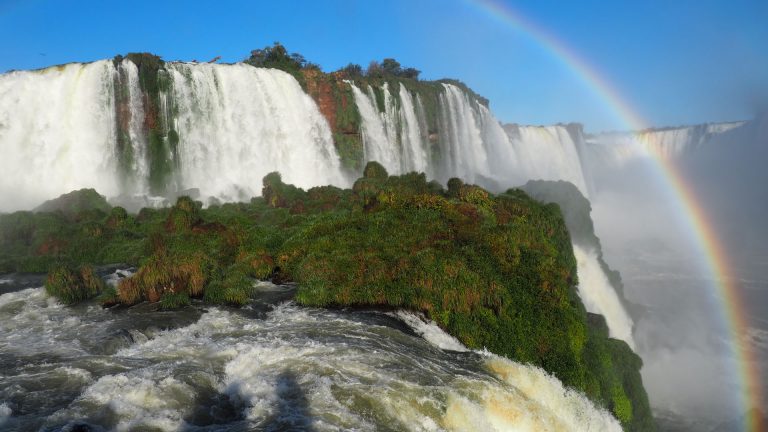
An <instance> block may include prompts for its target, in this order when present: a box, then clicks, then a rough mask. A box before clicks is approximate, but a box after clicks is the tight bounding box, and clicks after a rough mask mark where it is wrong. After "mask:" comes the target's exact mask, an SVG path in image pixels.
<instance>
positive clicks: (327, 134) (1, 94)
mask: <svg viewBox="0 0 768 432" xmlns="http://www.w3.org/2000/svg"><path fill="white" fill-rule="evenodd" d="M166 67H167V69H168V70H169V72H170V74H171V90H170V91H169V92H167V93H166V92H163V93H161V95H160V107H159V108H160V113H159V117H158V121H159V122H160V128H161V130H163V131H165V132H166V133H167V132H168V131H169V130H170V127H171V126H173V127H174V129H175V130H177V131H178V134H179V138H180V143H179V151H178V156H177V157H178V160H174V157H176V155H174V154H170V155H169V156H168V157H169V163H170V164H171V165H174V166H176V165H178V169H176V170H175V171H174V172H172V173H171V177H172V178H171V190H169V191H168V192H170V193H173V192H175V191H174V190H173V189H174V188H175V189H178V190H185V189H190V188H198V189H200V192H201V194H202V195H203V197H208V196H210V197H216V198H218V199H220V200H222V201H233V200H243V199H248V198H250V197H251V196H255V195H259V194H260V192H261V187H262V182H261V180H262V178H263V177H264V176H265V175H266V174H267V173H269V172H272V171H280V173H281V174H282V175H283V179H284V180H285V181H286V182H288V183H292V184H295V185H297V186H300V187H311V186H318V185H326V184H335V185H339V186H344V185H346V183H347V180H346V179H345V178H344V177H343V176H342V173H341V169H340V162H339V157H338V154H337V152H336V149H335V147H334V145H333V140H332V136H331V131H330V127H329V126H328V124H327V122H326V120H325V118H324V117H323V116H322V114H321V113H320V111H319V109H318V108H317V106H316V104H315V103H314V101H313V100H312V98H311V97H309V96H308V95H307V94H306V93H304V92H303V90H302V89H301V87H300V86H299V84H298V82H296V80H295V79H294V78H293V77H292V76H290V75H289V74H287V73H284V72H282V71H278V70H272V69H258V68H254V67H251V66H247V65H243V64H236V65H213V64H185V63H167V64H166ZM161 73H165V72H162V71H161ZM116 84H118V85H117V87H116ZM116 91H119V92H124V93H125V94H124V95H123V96H122V100H123V103H121V104H120V106H116V97H115V92H116ZM143 99H144V98H143V95H142V93H141V89H140V87H139V74H138V70H137V68H136V66H135V65H134V64H133V63H132V62H131V61H129V60H123V61H122V62H121V63H119V64H118V65H117V67H116V66H115V65H113V63H112V61H109V60H104V61H98V62H95V63H89V64H79V63H75V64H69V65H64V66H57V67H51V68H47V69H43V70H39V71H23V72H11V73H7V74H2V75H0V154H2V162H1V163H0V167H2V170H3V175H2V177H0V211H11V210H16V209H30V208H33V207H35V206H36V205H39V204H40V203H41V202H43V201H44V200H46V199H51V198H55V197H57V196H59V195H61V194H63V193H67V192H70V191H72V190H75V189H80V188H85V187H92V188H95V189H97V191H98V192H99V193H101V194H102V195H106V196H107V197H115V196H117V195H121V194H129V195H134V194H147V192H148V179H149V175H150V162H149V160H148V157H149V149H148V145H149V144H148V136H147V131H146V125H145V124H144V123H145V107H144V100H143ZM116 110H120V111H121V113H123V117H122V119H123V121H125V122H126V124H125V128H126V135H127V142H126V145H128V146H129V147H130V151H129V152H128V153H129V155H130V160H129V163H127V166H126V167H125V168H126V170H127V172H126V173H125V174H124V175H121V174H120V173H119V171H120V170H119V169H118V168H119V166H120V164H119V163H118V155H117V150H118V148H117V126H118V125H117V122H118V116H117V111H116ZM172 112H173V113H174V114H176V115H170V114H171V113H172ZM169 117H170V118H173V119H174V120H175V124H173V125H171V124H169V123H170V122H169ZM124 153H125V152H124Z"/></svg>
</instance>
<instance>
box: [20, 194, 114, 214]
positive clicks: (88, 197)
mask: <svg viewBox="0 0 768 432" xmlns="http://www.w3.org/2000/svg"><path fill="white" fill-rule="evenodd" d="M111 208H112V206H110V205H109V203H108V202H107V199H106V198H104V196H102V195H99V194H98V192H96V191H95V190H94V189H80V190H78V191H73V192H70V193H68V194H64V195H62V196H60V197H58V198H56V199H52V200H49V201H46V202H44V203H42V204H40V205H39V206H38V207H37V208H35V210H34V211H36V212H45V213H59V214H61V215H62V216H64V217H66V218H69V219H72V218H76V217H77V216H78V215H80V214H84V213H88V212H96V213H99V212H102V213H107V212H109V211H110V209H111Z"/></svg>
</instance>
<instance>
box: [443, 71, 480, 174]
mask: <svg viewBox="0 0 768 432" xmlns="http://www.w3.org/2000/svg"><path fill="white" fill-rule="evenodd" d="M443 88H444V92H443V93H442V94H441V95H440V114H441V116H440V120H441V123H440V149H441V152H440V154H441V155H442V157H443V161H442V164H441V165H442V167H441V168H442V169H441V170H440V171H441V173H442V177H460V178H462V179H464V180H465V181H468V182H477V181H478V179H479V178H483V177H484V178H490V177H491V172H490V167H489V166H488V152H487V149H486V146H485V145H484V144H485V142H484V141H483V135H482V130H481V128H480V125H479V124H478V122H477V118H476V114H477V113H476V111H475V110H473V109H472V108H473V106H471V105H470V101H469V99H468V97H467V95H466V94H465V93H464V92H463V91H461V90H460V89H458V88H457V87H456V86H453V85H449V84H443Z"/></svg>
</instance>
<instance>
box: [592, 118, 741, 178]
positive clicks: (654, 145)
mask: <svg viewBox="0 0 768 432" xmlns="http://www.w3.org/2000/svg"><path fill="white" fill-rule="evenodd" d="M744 124H745V123H744V122H726V123H708V124H702V125H696V126H686V127H678V128H665V129H648V130H644V131H639V132H610V133H602V134H597V135H593V136H590V137H589V138H588V140H587V145H588V146H587V147H588V149H589V156H590V157H591V158H592V159H593V160H592V162H593V163H594V164H598V165H602V166H604V167H612V168H621V167H622V166H624V165H625V164H627V163H629V162H632V161H635V160H641V159H647V158H649V157H660V158H664V159H668V160H674V159H677V158H679V157H681V156H682V155H684V154H686V153H688V152H692V151H696V150H699V149H701V148H703V147H704V146H706V145H707V144H708V143H710V142H711V141H712V140H713V139H714V138H716V137H717V136H718V135H720V134H723V133H725V132H728V131H730V130H732V129H735V128H738V127H741V126H743V125H744Z"/></svg>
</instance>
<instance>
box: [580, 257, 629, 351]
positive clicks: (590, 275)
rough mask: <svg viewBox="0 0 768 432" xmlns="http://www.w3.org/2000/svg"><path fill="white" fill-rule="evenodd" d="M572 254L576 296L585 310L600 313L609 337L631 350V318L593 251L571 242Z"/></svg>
mask: <svg viewBox="0 0 768 432" xmlns="http://www.w3.org/2000/svg"><path fill="white" fill-rule="evenodd" d="M573 254H574V256H575V257H576V263H577V271H578V274H579V287H578V290H579V297H581V301H582V302H583V303H584V307H586V309H587V311H588V312H592V313H596V314H600V315H602V316H604V317H605V321H606V323H607V324H608V331H609V334H610V336H611V337H612V338H616V339H621V340H623V341H624V342H626V343H627V344H629V346H630V347H632V349H633V350H634V349H635V342H634V340H633V339H632V326H633V323H632V319H631V318H630V317H629V314H628V313H627V311H626V310H624V307H623V306H622V304H621V301H619V296H618V295H617V294H616V290H614V288H613V286H612V285H611V283H610V281H609V280H608V276H607V275H606V274H605V272H604V271H603V269H602V267H601V266H600V263H599V261H598V258H597V252H596V251H594V250H588V249H586V248H584V247H582V246H579V245H577V244H575V243H574V244H573Z"/></svg>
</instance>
